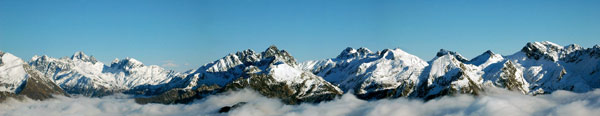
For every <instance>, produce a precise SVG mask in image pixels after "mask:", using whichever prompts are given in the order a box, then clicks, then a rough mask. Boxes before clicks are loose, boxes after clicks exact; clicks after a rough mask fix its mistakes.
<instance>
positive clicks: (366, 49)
mask: <svg viewBox="0 0 600 116" xmlns="http://www.w3.org/2000/svg"><path fill="white" fill-rule="evenodd" d="M356 52H358V53H361V54H368V53H373V52H372V51H371V50H369V49H368V48H365V47H360V48H358V49H357V50H356Z"/></svg>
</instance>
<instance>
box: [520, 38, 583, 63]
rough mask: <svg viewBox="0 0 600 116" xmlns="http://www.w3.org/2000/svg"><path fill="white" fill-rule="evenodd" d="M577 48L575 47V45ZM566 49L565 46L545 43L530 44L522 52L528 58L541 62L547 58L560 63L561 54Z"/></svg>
mask: <svg viewBox="0 0 600 116" xmlns="http://www.w3.org/2000/svg"><path fill="white" fill-rule="evenodd" d="M573 46H575V45H573ZM563 49H564V47H563V46H560V45H558V44H555V43H552V42H549V41H543V42H528V43H527V44H526V45H525V47H523V49H521V52H523V53H525V55H527V57H529V58H533V59H536V60H539V59H540V58H545V59H548V60H552V61H558V59H559V57H560V56H561V54H560V52H562V51H563Z"/></svg>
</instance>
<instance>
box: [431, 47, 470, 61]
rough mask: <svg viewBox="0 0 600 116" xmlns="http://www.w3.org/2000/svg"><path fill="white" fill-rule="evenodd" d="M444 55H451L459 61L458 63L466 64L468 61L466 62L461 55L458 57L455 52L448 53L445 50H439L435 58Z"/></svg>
mask: <svg viewBox="0 0 600 116" xmlns="http://www.w3.org/2000/svg"><path fill="white" fill-rule="evenodd" d="M444 55H452V56H454V58H456V60H458V61H460V62H467V61H469V60H467V59H466V58H465V57H463V56H462V55H460V54H459V53H457V52H454V51H449V50H446V49H440V51H438V52H437V54H436V57H442V56H444Z"/></svg>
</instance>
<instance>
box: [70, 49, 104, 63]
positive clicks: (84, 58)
mask: <svg viewBox="0 0 600 116" xmlns="http://www.w3.org/2000/svg"><path fill="white" fill-rule="evenodd" d="M71 60H81V61H84V62H92V63H96V62H98V60H96V58H94V56H88V55H86V54H85V53H83V51H77V52H75V54H73V55H72V56H71Z"/></svg>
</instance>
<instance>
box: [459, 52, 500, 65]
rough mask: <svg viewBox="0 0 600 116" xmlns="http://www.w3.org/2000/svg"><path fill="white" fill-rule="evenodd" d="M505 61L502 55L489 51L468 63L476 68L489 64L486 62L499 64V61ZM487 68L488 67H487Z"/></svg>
mask: <svg viewBox="0 0 600 116" xmlns="http://www.w3.org/2000/svg"><path fill="white" fill-rule="evenodd" d="M501 59H503V58H502V55H499V54H495V53H494V52H492V51H491V50H487V51H485V52H483V53H482V54H481V55H479V56H477V57H475V58H473V59H471V60H469V61H468V62H466V63H467V64H473V65H476V66H480V65H482V64H488V63H486V62H490V63H491V62H497V61H499V60H501ZM486 66H487V65H486Z"/></svg>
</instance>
